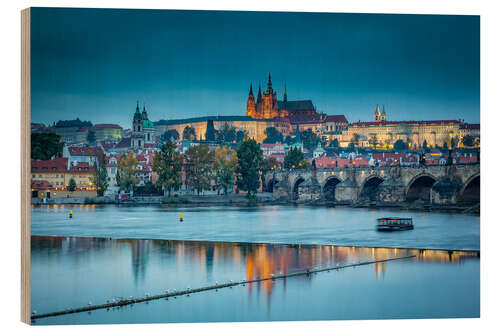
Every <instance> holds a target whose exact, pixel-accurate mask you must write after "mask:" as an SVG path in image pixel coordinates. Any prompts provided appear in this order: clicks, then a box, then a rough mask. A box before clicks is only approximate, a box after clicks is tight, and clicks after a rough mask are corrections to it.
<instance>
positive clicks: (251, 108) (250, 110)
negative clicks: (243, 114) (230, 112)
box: [247, 83, 260, 118]
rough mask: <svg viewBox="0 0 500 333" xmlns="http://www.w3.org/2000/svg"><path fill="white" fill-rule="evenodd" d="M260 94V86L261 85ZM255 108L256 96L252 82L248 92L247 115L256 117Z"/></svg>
mask: <svg viewBox="0 0 500 333" xmlns="http://www.w3.org/2000/svg"><path fill="white" fill-rule="evenodd" d="M259 94H260V87H259ZM255 113H256V109H255V97H254V96H253V90H252V84H251V83H250V92H249V93H248V101H247V116H249V117H252V118H255V116H256V114H255Z"/></svg>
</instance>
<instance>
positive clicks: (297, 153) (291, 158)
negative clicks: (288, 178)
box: [283, 148, 311, 169]
mask: <svg viewBox="0 0 500 333" xmlns="http://www.w3.org/2000/svg"><path fill="white" fill-rule="evenodd" d="M283 167H284V168H285V169H309V168H310V167H311V164H310V163H309V162H308V161H307V160H306V159H305V157H304V153H303V152H302V150H300V149H299V148H292V149H290V150H289V151H288V152H287V153H286V155H285V161H284V162H283Z"/></svg>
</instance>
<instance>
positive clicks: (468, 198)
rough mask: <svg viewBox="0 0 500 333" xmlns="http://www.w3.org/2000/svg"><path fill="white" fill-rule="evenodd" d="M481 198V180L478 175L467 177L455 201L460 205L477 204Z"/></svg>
mask: <svg viewBox="0 0 500 333" xmlns="http://www.w3.org/2000/svg"><path fill="white" fill-rule="evenodd" d="M480 198H481V178H480V175H479V173H477V174H475V175H473V176H471V177H469V179H468V180H467V181H466V182H465V183H464V185H463V186H462V188H461V189H460V192H459V193H458V197H457V201H458V202H459V203H462V204H477V203H479V202H480Z"/></svg>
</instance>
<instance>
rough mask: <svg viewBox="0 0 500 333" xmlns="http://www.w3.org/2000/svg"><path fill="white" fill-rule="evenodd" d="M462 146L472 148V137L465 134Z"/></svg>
mask: <svg viewBox="0 0 500 333" xmlns="http://www.w3.org/2000/svg"><path fill="white" fill-rule="evenodd" d="M462 144H463V145H464V146H466V147H472V146H474V137H473V136H472V135H470V134H467V135H466V136H464V137H463V138H462Z"/></svg>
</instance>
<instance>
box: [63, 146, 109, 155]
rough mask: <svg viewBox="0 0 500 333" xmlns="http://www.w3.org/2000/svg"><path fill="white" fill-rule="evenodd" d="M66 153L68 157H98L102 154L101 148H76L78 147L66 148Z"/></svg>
mask: <svg viewBox="0 0 500 333" xmlns="http://www.w3.org/2000/svg"><path fill="white" fill-rule="evenodd" d="M68 151H69V154H70V155H73V156H75V155H76V156H91V155H92V156H98V155H99V156H100V155H102V154H103V153H104V152H103V150H102V148H101V147H78V146H71V147H68Z"/></svg>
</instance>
